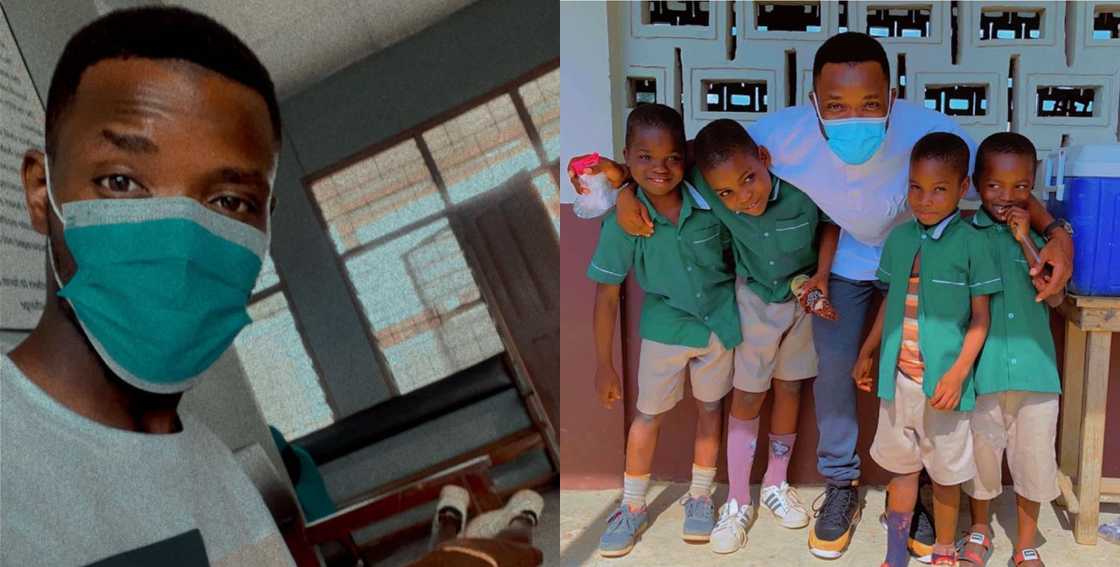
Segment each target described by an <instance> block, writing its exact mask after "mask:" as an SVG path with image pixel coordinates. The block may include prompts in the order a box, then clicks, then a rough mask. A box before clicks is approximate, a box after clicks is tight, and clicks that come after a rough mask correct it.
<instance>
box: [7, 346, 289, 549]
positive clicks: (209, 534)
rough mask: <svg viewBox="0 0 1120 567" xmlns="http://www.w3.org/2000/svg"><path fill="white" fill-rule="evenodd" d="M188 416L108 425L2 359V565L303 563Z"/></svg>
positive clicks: (218, 447) (221, 449)
mask: <svg viewBox="0 0 1120 567" xmlns="http://www.w3.org/2000/svg"><path fill="white" fill-rule="evenodd" d="M179 418H180V421H181V422H182V426H183V429H182V431H180V432H178V433H173V434H167V435H150V434H144V433H136V432H131V431H125V430H121V429H115V428H112V427H108V426H105V425H102V424H100V423H97V422H95V421H93V420H90V419H87V418H85V417H83V416H81V415H78V414H77V413H74V412H73V411H71V410H70V409H68V408H66V407H65V406H63V405H62V404H60V403H58V402H57V401H55V400H54V398H51V397H50V396H49V395H47V393H46V392H44V391H43V390H42V389H40V388H39V387H38V386H37V385H36V384H35V383H33V382H32V381H31V380H30V379H29V378H27V377H26V376H25V375H24V374H23V372H21V371H20V370H19V368H18V367H17V366H16V365H15V363H13V362H12V361H11V359H9V358H8V357H7V356H4V355H0V567H8V566H13V567H14V566H24V565H51V566H52V567H71V566H74V567H77V566H86V565H91V564H93V565H96V566H97V567H113V566H115V565H137V564H139V565H153V564H159V565H166V566H168V567H178V566H181V567H198V566H206V565H212V566H215V567H233V566H239V567H255V566H261V567H265V566H267V567H274V566H285V565H290V566H293V567H294V565H295V563H294V562H293V561H292V557H291V554H290V553H289V552H288V549H287V547H286V546H285V544H284V540H283V539H282V538H281V536H280V532H279V531H278V530H277V529H276V524H275V522H274V521H273V519H272V516H270V515H269V513H268V509H267V508H265V505H264V501H263V500H262V499H261V496H260V494H259V493H258V492H257V490H256V489H255V488H254V486H253V484H252V482H251V481H250V480H249V478H248V477H247V476H246V475H245V473H244V472H243V471H242V469H241V468H240V466H239V465H238V464H237V461H235V460H234V458H233V455H232V453H231V452H230V450H229V448H228V447H226V446H225V445H224V444H223V443H222V442H221V441H220V440H219V439H218V438H217V437H215V436H214V434H213V433H212V432H211V431H210V430H209V429H208V428H207V427H206V426H205V425H204V424H203V423H201V422H200V421H198V420H197V419H195V418H193V417H192V416H190V415H187V414H183V413H180V415H179Z"/></svg>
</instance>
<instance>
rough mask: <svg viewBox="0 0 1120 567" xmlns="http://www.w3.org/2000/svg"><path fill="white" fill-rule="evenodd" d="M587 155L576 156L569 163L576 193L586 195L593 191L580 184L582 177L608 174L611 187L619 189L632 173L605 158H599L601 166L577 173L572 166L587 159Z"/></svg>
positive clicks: (569, 170) (569, 172)
mask: <svg viewBox="0 0 1120 567" xmlns="http://www.w3.org/2000/svg"><path fill="white" fill-rule="evenodd" d="M586 157H587V155H581V156H575V157H573V158H572V159H571V161H569V162H568V179H569V180H570V181H571V182H572V187H574V188H575V190H576V193H579V194H580V195H586V194H588V193H589V192H590V191H591V190H590V189H588V188H587V187H584V186H583V183H580V181H579V176H580V175H585V174H587V175H595V174H597V173H606V174H607V180H608V181H610V182H611V187H619V186H621V185H622V182H623V181H625V180H626V178H627V177H629V175H630V173H629V172H628V171H626V170H625V169H623V168H622V167H621V166H620V165H619V164H618V163H616V162H614V161H611V160H609V159H607V158H605V157H602V156H599V164H598V165H593V166H591V167H589V168H587V169H584V170H583V171H576V170H575V168H573V167H572V164H573V163H574V162H576V161H578V160H581V159H584V158H586Z"/></svg>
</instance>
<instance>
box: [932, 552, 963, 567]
mask: <svg viewBox="0 0 1120 567" xmlns="http://www.w3.org/2000/svg"><path fill="white" fill-rule="evenodd" d="M929 564H930V565H934V566H936V565H943V566H945V567H957V565H958V563H957V554H956V552H953V553H951V554H948V555H941V554H940V553H937V552H934V554H933V555H932V556H931V559H930V561H929Z"/></svg>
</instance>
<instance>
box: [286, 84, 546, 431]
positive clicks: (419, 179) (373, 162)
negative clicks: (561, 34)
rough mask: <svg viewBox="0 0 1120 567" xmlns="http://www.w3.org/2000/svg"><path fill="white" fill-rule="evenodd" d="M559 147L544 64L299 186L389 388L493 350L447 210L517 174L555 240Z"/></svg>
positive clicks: (434, 375) (490, 323) (492, 331)
mask: <svg viewBox="0 0 1120 567" xmlns="http://www.w3.org/2000/svg"><path fill="white" fill-rule="evenodd" d="M559 144H560V77H559V68H552V69H549V70H547V71H545V72H544V73H543V74H542V73H536V74H534V75H533V76H531V77H528V78H526V79H523V80H520V81H516V82H515V83H514V84H512V85H508V86H507V87H505V88H503V89H500V92H497V93H496V94H494V95H492V96H490V97H487V98H485V99H483V100H481V101H479V102H478V103H477V104H475V105H474V106H471V107H468V108H466V109H465V110H460V111H458V112H456V113H455V114H452V115H449V116H447V117H446V118H443V119H440V120H437V121H435V122H434V123H429V124H427V125H425V126H424V127H423V128H418V129H416V130H413V131H411V132H406V133H404V134H402V136H401V137H400V138H398V139H397V140H395V141H393V142H390V143H388V144H387V145H386V146H385V147H384V148H383V149H380V150H378V151H376V152H373V153H371V154H369V155H367V156H365V157H361V158H360V159H357V160H354V161H351V162H349V163H347V164H346V165H345V166H344V167H341V168H339V169H337V170H335V171H333V172H331V173H328V174H326V175H325V176H322V177H319V178H317V179H315V180H313V181H312V182H311V183H310V184H309V186H308V188H309V192H310V193H311V196H312V197H313V200H314V202H315V204H316V205H317V206H318V209H319V212H320V216H321V218H322V220H323V222H324V225H325V229H326V231H327V232H328V233H329V235H330V237H331V240H332V241H333V242H334V245H335V250H336V251H337V253H338V255H339V259H340V261H341V264H342V266H343V268H344V272H345V275H346V277H347V279H348V280H349V282H350V289H351V292H352V293H353V294H354V298H355V299H356V303H357V304H358V305H360V306H361V310H362V314H363V316H364V319H365V323H366V325H367V329H368V332H369V335H370V336H371V337H372V339H373V340H374V341H375V342H376V347H377V348H378V349H379V350H380V352H381V355H382V358H383V359H384V362H385V366H386V368H384V369H383V370H384V371H385V372H386V374H388V376H389V380H391V381H392V386H393V389H394V390H395V391H396V392H398V393H400V394H405V393H408V392H410V391H412V390H415V389H417V388H420V387H423V386H425V385H427V384H431V383H433V382H436V381H438V380H441V379H443V378H446V377H447V376H450V375H452V374H454V373H456V372H458V371H460V370H463V369H465V368H467V367H469V366H472V365H474V364H477V363H479V362H481V361H483V360H485V359H487V358H490V357H492V356H494V355H496V354H499V353H501V352H503V350H504V348H505V347H504V344H503V342H502V338H501V336H500V335H499V334H498V331H497V327H496V325H495V322H494V320H493V318H492V316H491V310H490V308H489V306H488V305H487V304H486V302H485V299H484V294H483V292H482V290H481V289H480V288H479V284H478V282H477V281H476V280H475V278H474V274H473V273H472V271H471V267H470V264H469V263H468V261H467V257H466V255H465V253H464V250H463V247H462V244H461V243H460V240H459V237H458V236H457V235H456V233H455V231H454V220H455V218H456V216H455V215H456V213H457V209H458V208H459V207H460V206H462V205H463V203H466V202H468V201H470V200H471V199H473V198H476V197H479V196H482V195H485V194H487V193H488V192H491V191H493V190H495V189H498V188H500V187H503V186H507V184H508V183H509V181H510V180H511V179H513V178H514V177H515V176H516V177H519V178H521V179H528V183H526V184H525V186H524V187H516V188H514V189H516V190H525V191H532V192H534V193H535V194H536V195H537V196H538V197H539V198H540V200H541V202H542V204H543V205H544V207H545V208H546V209H547V210H548V212H549V215H550V217H551V219H552V223H551V225H552V228H553V230H554V231H556V234H557V236H559V230H560V224H559V222H560V221H559V218H560V216H559V215H560V194H559V193H560V192H559V189H558V186H557V179H558V174H559V162H558V161H557V160H558V159H559V150H560V148H559ZM546 230H547V229H546ZM285 433H286V432H285Z"/></svg>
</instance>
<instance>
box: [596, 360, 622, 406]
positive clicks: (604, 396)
mask: <svg viewBox="0 0 1120 567" xmlns="http://www.w3.org/2000/svg"><path fill="white" fill-rule="evenodd" d="M595 392H596V393H597V394H598V395H599V403H601V404H603V407H604V408H607V409H611V408H612V407H614V402H615V401H617V400H621V399H622V380H620V379H619V377H618V373H617V372H615V371H614V366H612V365H610V364H605V365H599V368H598V370H596V371H595Z"/></svg>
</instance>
